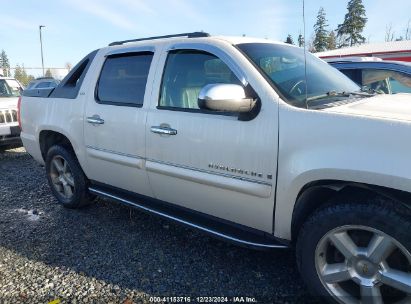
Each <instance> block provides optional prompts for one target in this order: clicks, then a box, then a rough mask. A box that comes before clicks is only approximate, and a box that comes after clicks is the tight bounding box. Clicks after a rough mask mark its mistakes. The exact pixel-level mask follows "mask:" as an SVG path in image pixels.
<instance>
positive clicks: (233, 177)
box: [146, 158, 273, 187]
mask: <svg viewBox="0 0 411 304" xmlns="http://www.w3.org/2000/svg"><path fill="white" fill-rule="evenodd" d="M146 161H150V162H153V163H158V164H162V165H167V166H172V167H176V168H181V169H187V170H191V171H196V172H200V173H207V174H213V175H217V176H223V177H227V178H232V179H237V180H241V181H246V182H250V183H255V184H260V185H265V186H270V187H272V186H273V185H272V184H271V183H268V182H265V181H261V180H257V179H252V178H248V177H243V176H238V175H233V174H228V173H222V172H215V171H210V170H204V169H199V168H195V167H190V166H184V165H178V164H174V163H170V162H165V161H160V160H155V159H151V158H146Z"/></svg>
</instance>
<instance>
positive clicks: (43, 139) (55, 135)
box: [39, 130, 76, 161]
mask: <svg viewBox="0 0 411 304" xmlns="http://www.w3.org/2000/svg"><path fill="white" fill-rule="evenodd" d="M39 144H40V151H41V155H42V157H43V160H44V161H46V156H47V151H48V150H49V149H50V148H51V147H52V146H54V145H57V144H59V145H62V146H63V147H65V148H67V149H69V150H70V151H71V152H73V153H74V155H76V154H75V149H74V146H73V144H72V142H71V141H70V139H69V138H68V137H67V136H66V135H64V134H62V133H61V132H57V131H53V130H42V131H40V133H39Z"/></svg>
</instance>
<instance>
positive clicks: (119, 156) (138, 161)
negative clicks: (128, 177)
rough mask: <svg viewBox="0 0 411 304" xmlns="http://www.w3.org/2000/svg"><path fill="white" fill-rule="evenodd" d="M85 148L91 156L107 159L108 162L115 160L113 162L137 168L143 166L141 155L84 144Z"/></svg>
mask: <svg viewBox="0 0 411 304" xmlns="http://www.w3.org/2000/svg"><path fill="white" fill-rule="evenodd" d="M86 148H87V154H88V155H90V156H91V157H94V158H98V159H101V160H105V161H109V162H115V163H118V164H121V165H125V166H129V167H135V168H137V169H143V168H144V158H142V157H139V156H136V155H131V154H126V153H121V152H116V151H112V150H106V149H101V148H96V147H92V146H86Z"/></svg>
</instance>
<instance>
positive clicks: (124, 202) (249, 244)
mask: <svg viewBox="0 0 411 304" xmlns="http://www.w3.org/2000/svg"><path fill="white" fill-rule="evenodd" d="M89 191H90V192H91V193H93V194H96V195H100V196H105V197H108V198H111V199H114V200H116V201H119V202H121V203H123V204H126V205H130V206H132V207H136V208H138V209H141V210H144V211H147V212H150V213H153V214H156V215H159V216H162V217H164V218H167V219H170V220H173V221H176V222H178V223H181V224H184V225H187V226H190V227H193V228H196V229H199V230H201V231H204V232H207V233H210V234H212V235H215V236H218V237H221V238H223V239H227V240H230V241H233V242H235V243H239V244H243V245H247V246H253V247H257V248H267V249H270V248H278V249H280V248H282V249H285V248H288V246H286V245H278V244H275V245H274V244H262V243H254V242H248V241H245V240H241V239H238V238H235V237H232V236H229V235H226V234H223V233H220V232H218V231H215V230H212V229H209V228H206V227H203V226H200V225H197V224H194V223H191V222H188V221H186V220H183V219H181V218H178V217H175V216H171V215H169V214H166V213H164V212H160V211H157V210H154V209H151V208H148V207H145V206H142V205H140V204H137V203H134V202H132V201H129V200H126V199H124V198H121V197H118V196H116V195H113V194H110V193H107V192H104V191H101V190H98V189H94V188H93V187H90V188H89Z"/></svg>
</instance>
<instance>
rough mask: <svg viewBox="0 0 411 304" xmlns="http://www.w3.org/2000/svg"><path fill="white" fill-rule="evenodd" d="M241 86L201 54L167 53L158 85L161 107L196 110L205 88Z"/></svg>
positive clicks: (224, 67)
mask: <svg viewBox="0 0 411 304" xmlns="http://www.w3.org/2000/svg"><path fill="white" fill-rule="evenodd" d="M214 83H230V84H239V85H241V82H240V81H239V80H238V78H237V77H236V76H235V75H234V73H233V72H232V71H231V70H230V68H229V67H228V66H227V65H226V64H225V63H224V62H223V61H222V60H221V59H219V58H218V57H216V56H214V55H212V54H210V53H207V52H202V51H196V50H178V51H173V52H170V53H169V55H168V58H167V63H166V66H165V69H164V75H163V81H162V85H161V96H160V101H159V106H160V107H166V108H177V109H192V110H199V107H198V104H197V100H198V95H199V93H200V91H201V89H202V88H203V87H204V86H205V85H207V84H214Z"/></svg>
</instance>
